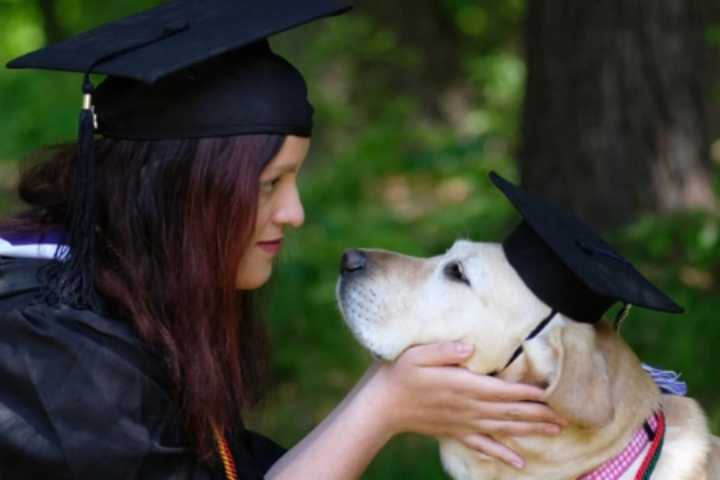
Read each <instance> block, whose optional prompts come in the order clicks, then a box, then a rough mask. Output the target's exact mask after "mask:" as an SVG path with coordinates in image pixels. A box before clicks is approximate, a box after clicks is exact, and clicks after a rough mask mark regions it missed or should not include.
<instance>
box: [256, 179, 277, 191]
mask: <svg viewBox="0 0 720 480" xmlns="http://www.w3.org/2000/svg"><path fill="white" fill-rule="evenodd" d="M279 181H280V177H278V178H274V179H272V180H268V181H267V182H260V191H262V192H263V193H271V192H272V191H273V190H274V189H275V186H276V185H277V184H278V182H279Z"/></svg>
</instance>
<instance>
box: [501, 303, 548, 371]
mask: <svg viewBox="0 0 720 480" xmlns="http://www.w3.org/2000/svg"><path fill="white" fill-rule="evenodd" d="M555 315H557V310H553V311H552V312H550V315H548V316H547V317H545V318H544V319H543V321H542V322H540V323H539V324H538V326H537V327H535V329H534V330H533V331H532V332H530V335H528V336H527V337H526V338H525V340H524V341H523V343H525V342H527V341H528V340H532V339H533V338H535V337H537V336H538V335H539V334H540V332H542V331H543V330H544V329H545V327H547V326H548V324H549V323H550V321H551V320H552V319H553V318H554V317H555ZM522 352H523V346H522V344H520V346H519V347H518V348H516V349H515V351H514V352H513V354H512V356H511V357H510V360H508V362H507V363H506V364H505V366H504V367H503V368H502V370H500V371H494V372H492V373H491V374H490V375H497V374H498V373H500V372H502V371H503V370H505V369H506V368H508V367H509V366H510V365H511V364H512V363H513V362H514V361H515V360H516V359H517V358H518V357H519V356H520V354H521V353H522Z"/></svg>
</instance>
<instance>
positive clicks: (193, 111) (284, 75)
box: [8, 0, 351, 309]
mask: <svg viewBox="0 0 720 480" xmlns="http://www.w3.org/2000/svg"><path fill="white" fill-rule="evenodd" d="M350 8H351V7H350V5H349V4H344V3H338V2H337V1H334V0H301V1H299V0H176V1H173V2H169V3H166V4H163V5H160V6H158V7H155V8H153V9H150V10H147V11H144V12H141V13H138V14H135V15H132V16H130V17H127V18H124V19H122V20H118V21H114V22H111V23H107V24H105V25H102V26H100V27H98V28H96V29H93V30H91V31H88V32H85V33H83V34H80V35H78V36H76V37H73V38H70V39H68V40H65V41H63V42H60V43H58V44H55V45H51V46H49V47H47V48H44V49H41V50H38V51H35V52H32V53H29V54H27V55H24V56H22V57H20V58H17V59H15V60H13V61H11V62H10V63H9V64H8V67H9V68H33V69H45V70H60V71H70V72H80V73H83V74H85V76H84V82H83V93H84V97H83V109H82V112H81V115H80V132H79V146H80V155H79V159H78V162H77V164H76V165H75V173H74V179H73V181H74V184H73V190H72V198H70V199H69V204H68V209H69V218H68V219H67V221H66V223H67V225H66V228H67V239H66V244H68V245H69V247H70V255H69V258H65V259H64V261H63V262H61V268H60V270H59V271H58V272H57V275H55V276H54V277H55V278H54V279H51V285H52V286H53V287H54V290H55V293H57V294H58V295H59V299H60V300H61V301H63V302H64V303H69V304H73V305H75V306H80V307H89V308H92V309H96V307H97V305H98V303H97V301H96V300H97V299H96V294H95V290H94V276H95V273H94V254H95V183H94V178H95V170H94V169H95V160H94V150H95V148H94V135H95V134H96V133H97V134H101V135H103V136H106V137H112V138H123V139H131V140H158V139H181V138H200V137H217V136H228V135H242V134H253V133H279V134H295V135H301V136H309V135H310V133H311V131H312V115H313V108H312V106H311V105H310V103H309V102H308V100H307V88H306V85H305V82H304V80H303V78H302V76H301V75H300V73H299V72H298V71H297V70H296V69H295V68H294V67H293V66H292V65H291V64H290V63H288V62H287V61H285V60H284V59H283V58H281V57H280V56H278V55H276V54H274V53H273V52H272V51H271V49H270V47H269V45H268V43H267V40H266V38H267V37H269V36H270V35H273V34H275V33H279V32H282V31H285V30H289V29H291V28H293V27H296V26H299V25H302V24H304V23H307V22H310V21H312V20H315V19H319V18H322V17H327V16H332V15H338V14H341V13H344V12H345V11H347V10H349V9H350ZM91 73H99V74H104V75H108V77H107V78H106V79H105V80H104V81H103V83H102V84H100V85H99V87H98V88H97V90H96V89H95V87H94V85H93V84H92V82H91V80H90V74H91Z"/></svg>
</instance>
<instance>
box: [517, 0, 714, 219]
mask: <svg viewBox="0 0 720 480" xmlns="http://www.w3.org/2000/svg"><path fill="white" fill-rule="evenodd" d="M701 12H702V8H701V4H700V0H605V1H599V2H578V1H576V0H530V1H529V3H528V17H527V24H526V28H527V31H526V48H527V56H528V84H527V92H526V98H525V105H524V117H523V127H522V128H523V130H522V131H523V144H522V146H521V152H520V168H521V172H522V182H523V184H524V185H525V186H526V187H527V188H529V189H530V190H532V191H536V192H538V193H540V194H542V195H544V196H546V197H548V198H551V199H553V200H555V201H557V202H558V203H560V204H563V205H565V206H567V207H570V208H572V209H573V210H574V211H575V212H576V213H578V214H579V215H580V216H581V217H583V218H584V219H585V220H587V221H588V222H589V223H591V224H593V225H594V226H596V227H597V228H600V229H605V228H608V227H613V226H617V225H621V224H623V223H627V222H629V221H631V220H632V219H633V218H634V217H636V216H637V215H639V214H641V213H646V212H667V211H672V210H676V209H685V208H693V207H710V206H712V205H713V204H714V198H713V192H712V188H711V182H710V175H709V168H710V161H709V145H708V143H709V141H708V134H707V124H706V118H705V110H704V96H703V82H702V80H701V76H700V72H701V71H702V69H703V58H704V55H705V42H704V39H703V18H702V15H701Z"/></svg>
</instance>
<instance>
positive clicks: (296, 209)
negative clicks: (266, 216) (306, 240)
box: [274, 188, 305, 228]
mask: <svg viewBox="0 0 720 480" xmlns="http://www.w3.org/2000/svg"><path fill="white" fill-rule="evenodd" d="M274 216H275V223H277V224H280V225H291V226H293V227H295V228H298V227H300V226H302V224H303V223H305V210H304V209H303V205H302V200H301V199H300V193H299V192H298V190H297V188H293V189H292V191H291V192H288V193H287V195H285V196H284V197H283V199H282V200H281V202H280V204H279V205H278V207H277V209H276V210H275V215H274Z"/></svg>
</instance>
